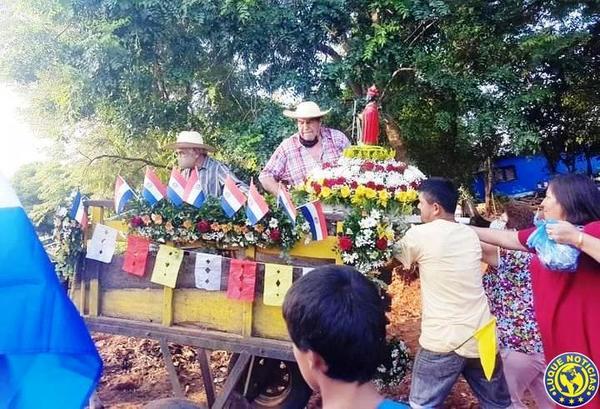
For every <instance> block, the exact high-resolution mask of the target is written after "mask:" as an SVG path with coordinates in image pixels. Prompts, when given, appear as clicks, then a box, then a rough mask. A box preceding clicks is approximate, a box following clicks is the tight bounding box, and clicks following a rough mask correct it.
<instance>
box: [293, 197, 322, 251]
mask: <svg viewBox="0 0 600 409" xmlns="http://www.w3.org/2000/svg"><path fill="white" fill-rule="evenodd" d="M299 209H300V211H301V212H302V215H303V216H304V218H305V219H306V221H307V222H308V224H309V226H310V232H311V234H312V237H313V240H317V241H318V240H323V239H325V238H326V237H327V224H326V223H325V214H324V213H323V207H322V206H321V202H319V201H318V200H315V201H314V202H309V203H306V204H305V205H302V206H300V207H299Z"/></svg>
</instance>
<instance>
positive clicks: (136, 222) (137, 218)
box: [130, 216, 144, 227]
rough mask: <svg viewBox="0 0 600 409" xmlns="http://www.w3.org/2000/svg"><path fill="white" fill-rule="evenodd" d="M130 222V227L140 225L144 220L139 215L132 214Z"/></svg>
mask: <svg viewBox="0 0 600 409" xmlns="http://www.w3.org/2000/svg"><path fill="white" fill-rule="evenodd" d="M130 223H131V226H132V227H140V226H141V225H143V224H144V221H143V220H142V218H141V217H140V216H133V217H132V218H131V222H130Z"/></svg>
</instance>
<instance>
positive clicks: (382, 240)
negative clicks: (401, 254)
mask: <svg viewBox="0 0 600 409" xmlns="http://www.w3.org/2000/svg"><path fill="white" fill-rule="evenodd" d="M375 247H377V248H378V249H379V250H381V251H385V249H387V248H388V242H387V239H386V238H385V237H382V238H380V239H377V241H376V242H375Z"/></svg>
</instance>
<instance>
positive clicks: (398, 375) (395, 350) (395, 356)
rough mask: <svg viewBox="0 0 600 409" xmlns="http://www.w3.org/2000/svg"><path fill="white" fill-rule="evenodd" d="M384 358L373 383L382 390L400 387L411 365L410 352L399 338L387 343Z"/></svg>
mask: <svg viewBox="0 0 600 409" xmlns="http://www.w3.org/2000/svg"><path fill="white" fill-rule="evenodd" d="M384 357H385V358H384V360H383V363H382V364H381V365H379V366H378V367H377V372H376V373H375V376H374V378H373V383H374V384H375V386H376V387H377V388H378V389H380V390H381V389H383V388H386V387H394V386H398V385H400V383H401V382H402V380H403V379H404V377H405V376H406V373H407V372H408V369H410V364H411V359H410V350H409V349H408V347H407V346H406V344H405V343H404V341H402V340H401V339H399V338H392V339H390V340H388V341H387V343H386V351H385V353H384Z"/></svg>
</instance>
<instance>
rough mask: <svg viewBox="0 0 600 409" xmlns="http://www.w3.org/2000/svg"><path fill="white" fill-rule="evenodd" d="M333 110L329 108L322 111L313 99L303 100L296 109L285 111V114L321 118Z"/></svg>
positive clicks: (289, 116) (293, 116)
mask: <svg viewBox="0 0 600 409" xmlns="http://www.w3.org/2000/svg"><path fill="white" fill-rule="evenodd" d="M329 111H331V108H329V109H328V110H327V111H321V108H319V106H318V105H317V104H315V103H314V102H312V101H306V102H301V103H299V104H298V106H297V107H296V110H295V111H288V110H287V109H286V110H285V111H283V115H285V116H287V117H288V118H296V119H297V118H321V117H322V116H324V115H326V114H327V113H329Z"/></svg>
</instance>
